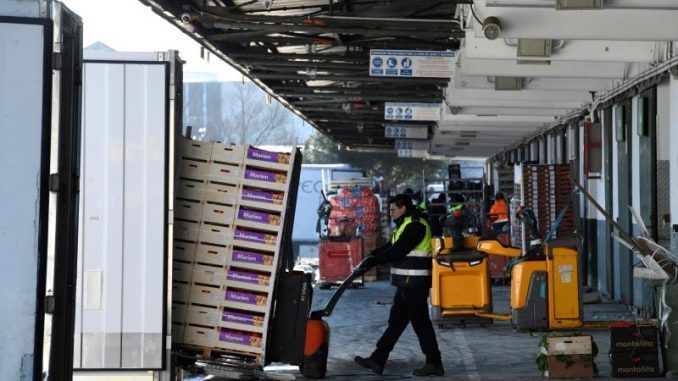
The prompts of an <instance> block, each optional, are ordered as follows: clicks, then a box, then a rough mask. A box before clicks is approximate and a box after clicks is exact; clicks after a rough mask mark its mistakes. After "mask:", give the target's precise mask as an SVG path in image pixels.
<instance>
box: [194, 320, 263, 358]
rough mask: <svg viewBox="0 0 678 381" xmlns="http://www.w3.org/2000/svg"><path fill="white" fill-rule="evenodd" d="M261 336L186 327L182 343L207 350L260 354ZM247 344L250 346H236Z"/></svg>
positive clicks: (227, 330) (220, 329)
mask: <svg viewBox="0 0 678 381" xmlns="http://www.w3.org/2000/svg"><path fill="white" fill-rule="evenodd" d="M262 341H263V340H262V337H261V334H257V333H252V334H241V333H239V332H236V331H234V330H229V329H227V328H205V327H200V326H193V325H186V328H185V329H184V343H186V344H191V345H198V346H201V347H208V348H220V349H229V350H234V351H239V352H244V353H253V354H260V353H262ZM236 342H239V343H245V342H249V343H250V345H244V344H237V343H236Z"/></svg>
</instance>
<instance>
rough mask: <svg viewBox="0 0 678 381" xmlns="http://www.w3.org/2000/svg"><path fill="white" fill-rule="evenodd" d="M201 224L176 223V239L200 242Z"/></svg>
mask: <svg viewBox="0 0 678 381" xmlns="http://www.w3.org/2000/svg"><path fill="white" fill-rule="evenodd" d="M199 235H200V224H198V223H195V222H186V221H174V239H176V240H180V241H190V242H196V241H198V237H199Z"/></svg>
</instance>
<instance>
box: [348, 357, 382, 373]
mask: <svg viewBox="0 0 678 381" xmlns="http://www.w3.org/2000/svg"><path fill="white" fill-rule="evenodd" d="M353 361H355V362H357V363H358V365H360V366H362V367H363V368H367V369H369V370H371V371H373V372H374V373H376V374H382V373H384V366H383V365H379V364H378V363H377V362H376V361H374V360H372V358H371V357H360V356H356V357H355V358H354V359H353Z"/></svg>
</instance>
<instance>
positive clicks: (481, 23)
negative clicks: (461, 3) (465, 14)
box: [471, 3, 483, 26]
mask: <svg viewBox="0 0 678 381" xmlns="http://www.w3.org/2000/svg"><path fill="white" fill-rule="evenodd" d="M471 14H472V15H473V18H474V19H476V21H477V22H478V24H480V25H481V26H482V25H483V22H482V21H480V19H479V18H478V16H477V15H476V11H475V9H473V3H471Z"/></svg>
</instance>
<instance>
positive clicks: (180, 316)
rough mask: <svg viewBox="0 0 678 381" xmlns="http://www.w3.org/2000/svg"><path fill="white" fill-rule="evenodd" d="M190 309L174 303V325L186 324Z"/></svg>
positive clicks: (182, 304) (184, 305)
mask: <svg viewBox="0 0 678 381" xmlns="http://www.w3.org/2000/svg"><path fill="white" fill-rule="evenodd" d="M187 312H188V309H187V305H186V304H184V303H176V302H174V303H172V323H186V317H187V316H188V314H187Z"/></svg>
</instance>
